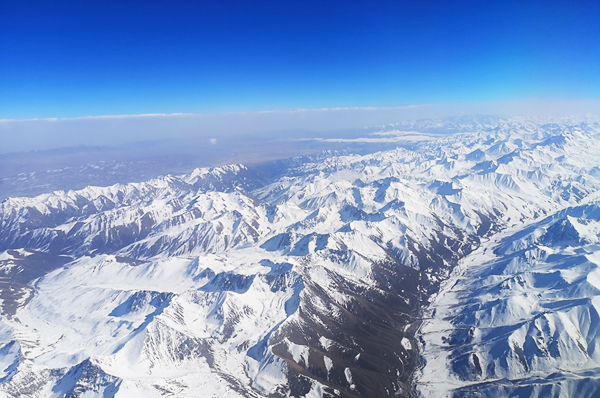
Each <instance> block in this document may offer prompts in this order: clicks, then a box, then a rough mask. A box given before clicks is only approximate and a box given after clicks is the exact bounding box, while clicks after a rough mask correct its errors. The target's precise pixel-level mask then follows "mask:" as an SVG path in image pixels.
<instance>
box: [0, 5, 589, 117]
mask: <svg viewBox="0 0 600 398" xmlns="http://www.w3.org/2000/svg"><path fill="white" fill-rule="evenodd" d="M598 21H600V2H598V1H597V0H595V1H551V0H550V1H494V2H492V1H439V2H438V1H382V2H378V1H370V2H367V1H319V2H317V1H254V2H250V1H239V2H232V1H218V2H217V1H215V2H207V1H143V2H142V1H140V2H133V1H52V2H48V1H43V2H42V1H40V2H36V1H29V0H20V1H8V0H0V119H29V118H48V117H59V118H70V117H80V116H92V115H123V114H142V113H175V112H183V113H212V112H241V111H247V112H253V111H260V110H284V109H297V108H311V109H314V108H323V107H328V108H331V107H393V106H405V105H411V104H456V103H477V102H494V101H513V100H525V99H548V98H551V99H556V100H578V99H598V98H599V97H600V23H599V22H598Z"/></svg>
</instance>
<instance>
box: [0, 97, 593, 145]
mask: <svg viewBox="0 0 600 398" xmlns="http://www.w3.org/2000/svg"><path fill="white" fill-rule="evenodd" d="M586 113H594V114H600V101H597V100H589V101H571V102H564V101H556V102H550V101H537V102H536V101H529V102H510V103H488V104H461V105H458V104H456V105H411V106H402V107H391V108H369V107H367V108H326V109H294V110H283V111H278V110H275V111H262V112H239V113H214V114H190V113H174V114H139V115H104V116H84V117H76V118H50V119H20V120H11V119H3V120H0V141H1V142H0V153H9V152H16V151H29V150H44V149H51V148H59V147H64V146H77V145H119V144H124V143H128V142H135V141H144V140H157V139H168V138H182V139H199V140H203V141H204V142H209V143H213V142H216V140H218V139H219V138H223V137H232V136H243V135H259V136H266V137H271V138H272V137H274V136H277V137H278V138H280V139H285V138H290V139H299V138H313V137H319V136H320V135H319V134H316V133H322V132H328V131H335V130H344V129H361V128H364V127H372V126H377V125H382V124H389V123H396V122H399V121H405V120H415V119H422V118H437V117H446V116H459V115H464V114H515V115H517V114H518V115H529V116H531V115H533V116H544V117H547V116H566V115H571V114H586ZM321 138H322V139H333V138H335V139H337V140H338V141H337V142H342V141H339V140H345V139H348V140H351V139H355V138H356V137H343V136H342V137H340V136H336V137H322V136H321ZM212 139H214V140H215V141H212ZM370 139H371V138H370ZM372 139H375V140H377V139H379V140H394V139H397V137H379V138H372ZM209 140H210V141H209ZM348 142H352V141H348ZM386 142H387V141H386Z"/></svg>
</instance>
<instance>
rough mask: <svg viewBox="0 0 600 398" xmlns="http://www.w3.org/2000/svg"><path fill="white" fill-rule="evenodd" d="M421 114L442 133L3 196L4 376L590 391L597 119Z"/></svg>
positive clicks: (151, 392)
mask: <svg viewBox="0 0 600 398" xmlns="http://www.w3.org/2000/svg"><path fill="white" fill-rule="evenodd" d="M428 123H429V124H420V125H419V126H420V127H422V129H421V130H422V131H423V132H429V133H431V132H432V131H435V130H436V129H440V130H445V131H448V130H452V131H453V132H452V134H447V135H444V136H432V135H428V136H427V137H428V138H430V139H428V140H427V141H420V142H416V143H415V144H414V145H413V146H412V147H410V148H397V149H394V150H390V151H385V152H378V153H375V154H371V155H365V156H358V155H340V154H336V153H323V154H321V155H319V156H311V157H300V158H294V159H290V160H289V161H279V162H276V163H271V164H270V165H269V166H268V167H254V168H247V167H245V166H243V165H232V166H227V167H220V168H211V169H197V170H195V171H194V172H192V173H190V174H187V175H182V176H166V177H162V178H158V179H154V180H149V181H147V182H143V183H131V184H126V185H114V186H110V187H87V188H85V189H82V190H78V191H66V192H65V191H56V192H53V193H49V194H44V195H40V196H37V197H34V198H9V199H6V200H4V201H3V202H2V203H1V204H0V228H1V230H0V252H1V254H0V273H1V275H0V278H2V279H1V280H0V284H1V285H0V286H1V290H0V299H2V302H1V309H2V315H1V320H0V352H1V354H0V372H1V373H0V395H2V394H4V395H5V396H8V397H18V396H19V397H22V396H28V397H50V396H52V397H79V396H104V397H111V396H115V397H138V396H140V397H142V396H143V397H145V398H148V397H162V396H177V397H186V396H189V397H198V396H206V397H283V396H297V397H298V396H307V397H309V396H310V397H336V396H340V397H382V396H410V395H411V394H416V393H420V394H422V395H424V396H440V395H439V394H440V393H441V392H443V393H447V394H449V395H452V394H463V395H466V396H468V394H471V392H473V391H476V392H477V391H480V392H481V393H482V394H485V393H487V392H489V391H498V394H504V393H505V392H506V391H508V390H509V389H510V388H512V387H510V386H509V385H513V387H514V388H520V384H518V383H520V382H523V383H529V385H534V384H535V385H536V386H537V385H539V384H540V383H539V382H536V381H535V380H537V379H540V378H544V377H548V376H549V375H550V374H553V375H554V377H562V379H561V380H563V379H564V380H565V382H564V383H563V384H564V386H565V387H564V388H565V389H568V388H589V389H591V390H590V391H592V390H593V388H594V387H593V384H589V383H587V384H586V382H585V380H588V379H589V380H591V379H593V375H594V374H596V375H598V373H594V372H595V371H597V370H598V369H597V367H596V366H597V365H596V362H595V357H596V354H595V353H594V349H595V343H593V340H594V338H595V337H594V336H595V333H596V332H595V326H594V325H596V323H597V322H596V323H595V322H594V321H593V320H592V318H593V317H594V316H595V315H593V314H595V312H594V313H593V314H592V311H591V309H593V308H595V307H594V304H593V303H594V297H595V296H594V294H595V291H596V290H595V289H596V288H595V285H594V283H595V282H594V278H595V277H594V269H595V265H594V264H595V262H594V261H596V257H597V251H598V250H597V248H598V247H600V246H598V242H597V241H598V234H599V233H600V227H598V226H596V223H597V221H598V216H597V214H598V213H599V212H600V211H598V210H597V206H598V205H597V203H598V202H597V200H600V197H599V196H598V195H597V193H598V191H599V188H600V157H599V156H598V154H599V153H600V152H599V150H598V148H600V125H599V124H598V123H596V122H593V121H590V120H588V121H578V122H574V121H561V122H557V123H546V124H544V123H540V122H537V121H531V120H520V119H509V120H500V119H491V118H489V119H469V120H464V119H457V120H453V121H451V122H437V121H435V122H428ZM419 126H417V127H419ZM405 127H406V128H407V129H408V128H409V127H412V128H411V131H414V130H415V129H416V128H415V126H393V129H394V130H398V129H399V128H405ZM438 137H439V138H438ZM596 198H598V199H596ZM526 253H528V254H526ZM584 259H585V260H584ZM534 260H535V261H534ZM457 265H458V267H457ZM538 266H539V267H541V268H540V269H539V270H538V269H537V268H535V267H538ZM546 274H547V275H546ZM561 278H562V279H561ZM501 279H502V281H501ZM583 280H585V281H587V282H585V283H584V282H582V281H583ZM590 280H591V282H590ZM447 281H453V282H452V283H450V284H448V283H447ZM454 281H457V282H456V284H454ZM502 283H504V285H502ZM494 284H495V285H494ZM500 285H502V286H500ZM505 285H506V286H505ZM503 286H504V287H503ZM440 287H442V290H441V292H440V293H439V294H437V293H438V292H439V291H440ZM536 289H537V290H536ZM538 290H539V292H538ZM494 295H495V296H494ZM538 295H539V297H538ZM530 296H531V297H530ZM534 296H535V297H534ZM493 297H495V298H493ZM490 300H495V301H490ZM569 300H570V301H569ZM586 300H587V301H586ZM432 311H435V312H434V314H433V315H431V316H430V318H431V319H426V320H425V322H423V314H431V313H432ZM553 311H554V312H553ZM569 311H571V312H569ZM586 311H587V312H586ZM541 314H543V315H541ZM547 314H548V315H547ZM565 314H566V315H565ZM585 314H588V315H585ZM546 315H547V318H544V317H545V316H546ZM586 316H587V318H586ZM542 318H543V319H542ZM546 319H549V320H546ZM536 322H537V323H536ZM543 322H546V323H545V324H543V325H542V323H543ZM538 323H539V325H538ZM465 325H467V326H465ZM524 325H525V326H524ZM503 328H504V329H503ZM511 328H512V329H511ZM471 329H472V330H473V331H472V332H471ZM509 329H510V330H511V332H510V333H513V332H514V333H513V334H514V336H513V334H510V333H509V332H508V330H509ZM494 330H496V332H498V331H501V330H505V332H501V335H500V336H498V335H497V334H495V333H494ZM536 330H537V332H536ZM498 333H500V332H498ZM471 335H473V336H475V337H473V336H471ZM469 336H470V337H469ZM528 336H529V337H528ZM550 338H552V339H553V340H552V341H550V340H548V341H546V340H544V339H550ZM540 339H541V340H540ZM530 340H531V343H529V341H530ZM542 340H544V342H540V341H542ZM490 347H491V348H490ZM540 347H542V348H540ZM488 348H489V350H488ZM535 349H537V351H535ZM544 349H545V350H546V351H544ZM553 350H554V351H553ZM565 350H567V351H568V352H569V354H568V355H566V354H564V351H565ZM557 353H560V354H557ZM585 358H587V359H585ZM575 363H576V364H577V366H578V369H580V373H577V374H575V375H574V373H569V374H567V372H566V370H565V367H567V368H569V370H572V369H574V368H573V366H575V365H573V364H575ZM477 364H479V365H478V366H477ZM422 365H424V366H422ZM419 368H422V369H420V370H419V371H418V372H416V373H415V370H417V369H419ZM477 369H480V370H479V371H478V370H477ZM490 369H491V370H490ZM578 372H579V371H578ZM590 375H592V376H590ZM536 378H537V379H536ZM502 379H504V382H499V380H502ZM575 379H577V380H579V381H578V383H580V384H576V383H575V382H572V380H575ZM527 380H529V381H527ZM581 380H584V381H581ZM441 381H443V382H444V383H451V384H449V385H448V384H444V385H442V384H440V382H441ZM486 381H489V382H490V383H487V384H486V383H485V382H486ZM510 383H513V384H510ZM549 383H550V382H548V383H547V384H548V385H550V384H549ZM569 383H571V384H569ZM590 383H591V382H590ZM415 386H417V390H418V391H417V390H415V389H414V387H415ZM448 386H450V387H452V388H457V389H456V390H452V391H451V390H450V389H449V388H448ZM515 386H516V387H515ZM582 386H583V387H582ZM539 388H542V387H539ZM539 388H538V387H535V388H533V387H532V388H531V389H530V390H527V391H530V392H529V393H527V394H529V395H524V396H530V395H532V394H535V393H536V391H538V390H539ZM552 388H554V390H553V391H558V392H560V391H567V390H560V388H561V387H552ZM557 388H558V389H557ZM493 389H495V390H493ZM442 390H443V391H442ZM559 390H560V391H559ZM511 391H512V390H511ZM515 391H516V390H515ZM519 391H520V390H519ZM569 391H571V390H569ZM558 392H557V394H558ZM565 394H566V393H565Z"/></svg>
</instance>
